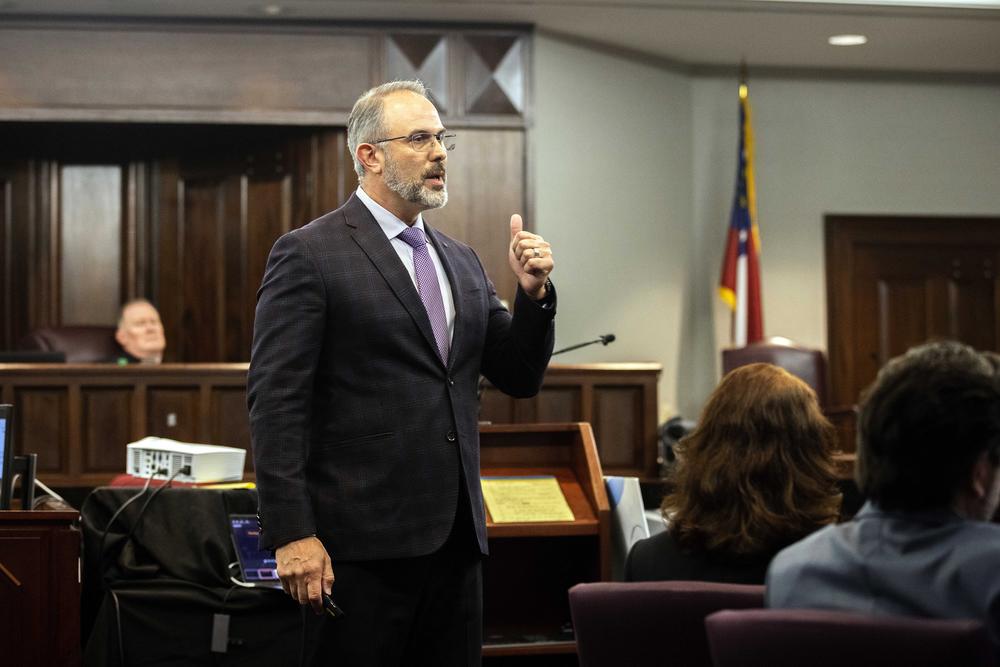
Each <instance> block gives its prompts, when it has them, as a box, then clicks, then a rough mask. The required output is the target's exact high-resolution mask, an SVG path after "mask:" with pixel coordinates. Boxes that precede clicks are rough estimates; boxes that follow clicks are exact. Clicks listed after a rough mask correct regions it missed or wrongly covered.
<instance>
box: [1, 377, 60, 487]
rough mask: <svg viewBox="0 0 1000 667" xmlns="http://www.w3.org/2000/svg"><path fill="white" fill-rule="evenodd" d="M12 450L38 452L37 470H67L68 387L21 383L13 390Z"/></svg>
mask: <svg viewBox="0 0 1000 667" xmlns="http://www.w3.org/2000/svg"><path fill="white" fill-rule="evenodd" d="M13 394H14V400H13V403H14V410H15V417H14V451H15V452H17V453H18V454H27V453H35V454H38V472H39V473H43V472H44V473H50V472H51V473H64V474H68V473H69V472H70V470H69V457H68V451H69V446H70V442H69V434H70V430H71V424H70V423H69V418H70V413H69V398H70V396H69V394H70V388H69V386H58V385H55V384H53V385H52V386H45V385H43V384H38V385H34V384H32V385H21V386H15V388H14V391H13Z"/></svg>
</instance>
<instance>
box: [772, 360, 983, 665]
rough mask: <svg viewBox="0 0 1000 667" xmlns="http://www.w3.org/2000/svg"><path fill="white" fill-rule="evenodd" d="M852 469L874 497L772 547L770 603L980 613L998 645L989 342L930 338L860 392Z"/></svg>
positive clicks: (931, 614) (943, 614) (933, 614)
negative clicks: (981, 346) (847, 517)
mask: <svg viewBox="0 0 1000 667" xmlns="http://www.w3.org/2000/svg"><path fill="white" fill-rule="evenodd" d="M858 429H859V431H858V459H857V468H856V471H855V476H856V479H857V482H858V486H859V488H860V490H861V492H862V493H863V494H864V495H865V496H866V497H867V499H868V500H867V502H866V504H865V505H864V507H863V508H862V509H861V511H860V512H859V513H858V514H857V515H856V516H855V517H854V519H853V520H851V521H849V522H846V523H843V524H840V525H836V526H829V527H827V528H824V529H822V530H820V531H818V532H816V533H814V534H813V535H811V536H809V537H807V538H805V539H803V540H801V541H800V542H797V543H795V544H793V545H791V546H789V547H787V548H786V549H784V550H783V551H781V552H780V553H778V555H777V556H775V558H774V560H773V561H772V562H771V565H770V568H769V569H768V573H767V579H766V585H767V592H766V604H767V606H768V607H776V608H821V609H839V610H845V611H857V612H866V613H871V614H875V615H902V616H915V617H926V618H972V619H978V620H981V621H982V622H983V623H984V624H985V625H986V626H987V629H988V630H989V632H990V635H991V637H992V639H993V641H994V643H995V644H996V645H997V647H998V649H1000V568H998V567H997V564H998V563H1000V525H996V524H993V523H990V522H989V520H990V519H991V518H992V517H993V515H994V514H995V513H996V510H997V505H998V502H1000V385H998V377H997V374H996V373H995V371H994V365H993V364H991V363H990V360H989V359H987V357H985V356H984V355H983V354H981V353H979V352H976V351H975V350H973V349H972V348H970V347H968V346H966V345H963V344H960V343H955V342H937V343H929V344H926V345H923V346H920V347H916V348H913V349H911V350H909V351H908V352H907V353H906V354H904V355H902V356H900V357H897V358H895V359H892V360H891V361H890V362H889V363H888V364H886V366H885V367H884V368H883V369H882V370H881V371H880V372H879V374H878V377H877V378H876V380H875V382H874V384H873V385H872V386H871V387H869V388H868V390H867V392H866V395H865V397H864V399H863V401H862V407H861V414H860V417H859V420H858Z"/></svg>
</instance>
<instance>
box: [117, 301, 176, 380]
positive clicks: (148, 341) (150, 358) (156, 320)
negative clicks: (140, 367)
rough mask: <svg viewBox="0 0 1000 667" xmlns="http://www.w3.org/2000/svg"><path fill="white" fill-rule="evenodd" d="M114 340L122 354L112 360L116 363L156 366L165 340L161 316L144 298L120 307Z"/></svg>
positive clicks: (161, 356) (164, 345)
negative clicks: (119, 346)
mask: <svg viewBox="0 0 1000 667" xmlns="http://www.w3.org/2000/svg"><path fill="white" fill-rule="evenodd" d="M115 340H116V341H118V344H119V345H121V348H122V354H121V355H120V356H118V358H116V359H113V360H112V361H116V362H117V363H118V364H122V365H124V364H137V363H142V364H158V363H160V362H161V361H163V350H164V349H166V347H167V339H166V338H165V337H164V335H163V323H162V322H161V321H160V313H158V312H157V310H156V308H154V307H153V304H151V303H150V302H149V301H147V300H146V299H133V300H131V301H129V302H128V303H126V304H125V305H124V306H122V311H121V315H119V317H118V330H117V331H116V332H115Z"/></svg>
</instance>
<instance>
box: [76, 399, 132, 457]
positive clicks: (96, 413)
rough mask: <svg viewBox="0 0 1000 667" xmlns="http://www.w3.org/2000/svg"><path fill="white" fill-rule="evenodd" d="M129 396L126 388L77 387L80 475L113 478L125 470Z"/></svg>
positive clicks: (130, 426) (130, 437)
mask: <svg viewBox="0 0 1000 667" xmlns="http://www.w3.org/2000/svg"><path fill="white" fill-rule="evenodd" d="M133 393H134V392H133V390H132V389H131V388H130V387H129V386H91V385H84V386H82V387H81V389H80V404H81V407H80V412H81V421H80V433H81V440H82V442H81V443H80V446H81V450H82V466H81V468H80V472H82V473H84V474H91V473H106V474H111V475H113V474H117V473H120V472H121V471H122V470H124V469H125V445H127V444H128V443H130V442H132V441H133V437H132V433H133V419H134V414H133V410H132V405H133V403H132V396H133Z"/></svg>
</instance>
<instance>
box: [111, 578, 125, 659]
mask: <svg viewBox="0 0 1000 667" xmlns="http://www.w3.org/2000/svg"><path fill="white" fill-rule="evenodd" d="M108 592H109V593H111V599H112V600H114V603H115V623H116V625H117V628H118V664H119V665H121V667H125V642H124V641H123V640H122V610H121V607H120V606H119V605H118V594H117V593H115V592H114V591H108Z"/></svg>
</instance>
